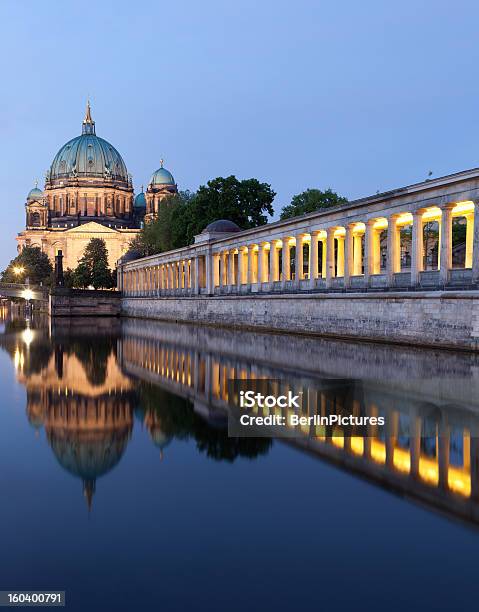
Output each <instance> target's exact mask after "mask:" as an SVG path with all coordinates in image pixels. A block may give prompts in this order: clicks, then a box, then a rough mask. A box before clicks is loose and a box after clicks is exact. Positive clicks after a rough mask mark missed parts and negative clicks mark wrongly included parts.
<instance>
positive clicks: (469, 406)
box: [0, 319, 479, 524]
mask: <svg viewBox="0 0 479 612" xmlns="http://www.w3.org/2000/svg"><path fill="white" fill-rule="evenodd" d="M49 325H50V326H49V327H48V326H45V325H44V324H43V323H39V324H38V325H35V324H31V325H30V326H28V327H25V324H24V323H22V322H20V323H16V322H15V321H10V322H6V324H5V326H4V330H3V334H2V335H1V336H0V343H1V346H2V348H4V349H5V350H6V351H8V353H9V354H10V356H11V358H12V360H13V363H14V367H15V369H16V376H17V379H18V381H19V382H20V383H21V384H22V385H24V386H25V388H26V395H27V406H26V411H27V416H28V419H29V421H30V423H31V424H32V426H33V427H34V428H35V429H36V430H39V429H41V428H43V429H44V431H45V434H46V439H47V441H48V444H49V445H50V447H51V449H52V451H53V453H54V454H55V457H56V458H57V459H58V462H59V463H60V465H61V466H62V467H63V468H65V469H66V470H67V471H68V472H69V473H71V474H73V475H74V476H76V477H78V478H80V479H81V480H82V482H83V488H84V494H85V497H86V499H87V502H88V504H89V505H91V502H92V497H93V494H94V492H95V488H96V484H97V479H98V478H100V477H101V476H103V475H105V474H107V473H108V472H109V471H110V470H112V469H114V467H115V466H116V465H117V464H118V462H119V461H120V460H121V459H122V456H123V455H124V454H125V452H126V450H127V446H128V442H129V440H130V438H131V436H132V434H133V432H134V430H135V428H138V427H143V428H145V429H146V430H147V432H148V434H149V438H150V440H151V442H152V444H154V445H155V446H157V447H158V454H159V456H162V454H163V452H164V449H165V448H166V447H167V446H168V445H169V444H170V443H171V442H172V441H173V440H174V439H175V437H178V438H181V439H185V438H186V439H187V438H190V439H192V440H194V441H195V442H196V446H197V448H198V451H199V452H204V453H206V454H207V455H208V456H209V457H211V458H212V459H215V460H226V461H233V460H235V459H236V458H237V457H240V456H243V457H249V458H260V457H261V456H262V455H264V454H265V453H268V452H269V450H270V449H271V447H272V445H273V444H288V445H293V446H295V447H297V448H299V449H302V450H304V451H307V452H309V453H311V454H313V455H314V456H316V457H317V458H318V459H321V460H327V461H329V462H333V463H334V464H336V465H337V466H339V467H340V468H342V469H345V470H347V471H350V472H352V473H356V474H358V475H360V476H362V477H365V478H367V479H370V480H371V481H374V482H375V483H377V484H378V485H380V486H384V487H386V488H388V489H392V490H394V491H396V492H397V493H399V494H404V495H407V496H408V498H410V499H415V500H417V501H420V502H421V503H426V504H428V505H429V506H430V507H431V508H432V509H438V510H441V511H442V512H444V511H445V512H447V513H449V514H450V515H451V516H456V517H459V518H461V519H464V520H466V521H468V522H471V523H476V524H477V523H479V444H478V438H477V436H478V435H479V399H477V398H479V393H478V391H479V368H478V366H479V357H478V356H476V355H473V354H466V353H449V352H436V351H425V350H414V349H407V348H391V347H385V346H375V345H370V344H351V343H346V342H339V341H330V340H320V339H317V338H314V339H313V338H296V337H292V336H281V335H268V334H258V333H245V332H242V333H238V332H234V331H228V330H218V329H212V328H205V327H203V328H201V327H192V326H188V325H185V326H182V325H175V324H170V323H158V322H145V321H140V320H130V319H126V320H122V321H119V320H103V321H97V322H95V323H93V322H92V321H88V322H87V323H82V322H81V321H80V322H78V321H74V320H65V319H62V320H59V321H56V322H54V323H50V324H49ZM92 329H94V330H95V332H94V333H92V331H91V330H92ZM263 378H264V379H274V380H279V381H281V390H282V391H286V390H288V389H291V390H292V391H294V393H298V392H299V391H301V392H302V395H303V398H305V399H304V401H303V404H302V407H301V410H302V414H304V415H314V414H318V415H324V414H326V413H327V412H331V411H333V412H343V411H346V412H348V413H352V414H355V415H358V416H384V417H385V420H386V427H385V428H376V429H375V428H369V429H368V430H367V432H364V431H354V430H353V431H348V432H347V435H344V434H345V431H344V430H342V429H341V428H340V427H323V426H321V425H315V424H312V425H306V426H305V425H302V426H298V427H297V429H296V432H295V433H296V435H295V437H294V438H289V439H288V440H280V441H274V442H273V440H272V439H270V438H229V437H228V435H227V413H228V410H230V405H229V399H231V398H228V380H230V379H247V380H254V379H263ZM281 414H287V411H286V412H285V409H283V411H282V412H281ZM167 452H168V454H171V455H172V456H174V453H175V449H174V445H172V447H171V448H169V449H168V451H167ZM252 469H254V467H252ZM291 469H296V467H295V466H294V465H292V467H291Z"/></svg>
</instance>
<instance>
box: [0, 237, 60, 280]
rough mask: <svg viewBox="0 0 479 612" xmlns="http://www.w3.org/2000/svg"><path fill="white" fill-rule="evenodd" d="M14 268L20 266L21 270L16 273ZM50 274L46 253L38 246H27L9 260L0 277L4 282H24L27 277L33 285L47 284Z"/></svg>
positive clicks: (51, 271)
mask: <svg viewBox="0 0 479 612" xmlns="http://www.w3.org/2000/svg"><path fill="white" fill-rule="evenodd" d="M15 268H17V269H19V268H22V269H23V271H22V272H21V273H19V274H16V273H15V271H14V269H15ZM52 274H53V267H52V264H51V263H50V260H49V259H48V255H47V254H46V253H43V252H42V250H41V249H40V248H39V247H31V246H27V247H25V248H24V249H23V250H22V252H21V253H20V254H19V255H17V257H15V259H12V260H11V262H10V263H9V264H8V266H7V267H6V268H5V270H4V271H3V272H2V277H1V278H2V282H4V283H24V282H25V280H26V279H27V278H28V279H29V280H30V283H32V284H33V285H39V284H43V285H49V284H50V281H51V276H52Z"/></svg>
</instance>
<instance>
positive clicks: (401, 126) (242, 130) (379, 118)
mask: <svg viewBox="0 0 479 612" xmlns="http://www.w3.org/2000/svg"><path fill="white" fill-rule="evenodd" d="M478 23H479V6H478V5H477V3H475V2H472V1H471V2H467V1H461V0H459V1H456V2H454V3H451V2H450V0H449V1H441V0H436V1H433V0H430V1H427V2H424V1H423V2H421V1H420V0H413V1H411V0H403V1H402V2H394V3H392V2H384V1H368V0H365V1H363V2H358V1H356V0H354V1H343V2H340V1H338V0H335V1H334V0H331V1H329V0H328V1H321V0H310V1H306V0H296V1H295V2H291V1H290V2H283V1H282V0H274V1H269V0H268V1H263V0H256V1H251V0H241V2H229V1H228V0H221V1H211V0H205V1H203V2H200V1H198V0H196V1H193V0H189V1H187V0H175V1H170V2H163V1H161V0H158V1H155V2H147V1H142V0H139V1H138V2H131V0H130V1H128V2H123V1H116V2H102V1H99V2H88V1H87V2H82V1H80V2H75V3H71V2H66V1H64V2H60V1H58V2H57V1H55V2H53V1H48V0H45V1H44V2H38V1H32V0H30V1H25V2H18V1H17V0H15V1H14V2H12V1H8V0H3V2H2V3H1V5H0V46H1V49H0V50H1V60H0V61H1V75H2V93H1V96H0V110H1V117H2V121H1V131H2V133H1V137H2V138H1V141H2V142H1V147H0V162H1V163H0V172H1V191H0V193H1V199H2V201H1V210H2V240H1V243H0V266H2V267H3V266H4V265H5V264H6V263H7V262H8V260H9V259H10V258H11V257H12V256H14V254H15V248H16V246H15V242H14V236H15V234H16V232H17V231H19V230H20V229H22V227H23V225H24V202H25V196H26V194H27V192H28V190H29V189H30V188H31V187H32V185H33V181H34V179H35V178H36V177H38V178H40V179H41V180H42V181H43V176H44V173H45V171H46V169H47V168H48V166H49V165H50V163H51V160H52V159H53V156H54V155H55V153H56V152H57V150H58V148H59V147H60V146H61V145H62V144H63V143H64V142H66V141H67V140H69V139H70V138H72V137H73V136H75V135H77V134H78V133H80V130H81V120H82V118H83V112H84V106H85V99H86V97H87V95H90V97H91V101H92V112H93V118H94V119H95V120H96V127H97V134H99V135H100V136H102V137H104V138H106V139H107V140H109V141H111V142H112V144H114V145H115V146H116V147H117V148H118V150H119V151H120V153H121V154H122V155H123V157H124V159H125V161H126V164H127V167H128V169H129V171H130V172H131V173H132V174H133V180H134V184H135V188H136V190H139V188H140V186H141V184H142V183H144V184H146V183H147V182H148V179H149V176H150V174H151V173H152V172H153V171H154V170H155V169H156V168H157V167H158V166H159V160H160V158H161V157H162V156H163V157H164V158H165V160H166V164H165V165H166V167H168V169H170V170H171V171H172V172H173V174H174V176H175V178H176V180H177V182H178V184H179V187H180V188H182V189H185V188H189V189H193V190H194V189H196V188H197V187H198V185H200V184H202V183H205V182H206V181H207V180H208V179H210V178H213V177H216V176H221V175H223V176H226V175H229V174H235V175H237V176H238V177H240V178H248V177H257V178H258V179H260V180H264V181H267V182H269V183H271V184H272V186H273V188H274V189H275V190H276V191H277V194H278V195H277V197H276V201H275V206H276V210H277V211H279V210H280V208H281V207H282V206H283V205H284V204H287V203H289V201H290V199H291V196H292V195H294V194H295V193H298V192H300V191H302V190H304V189H306V188H308V187H319V188H327V187H332V188H333V189H334V190H336V191H338V192H339V193H340V194H342V195H345V196H347V197H349V198H356V197H360V196H365V195H369V194H372V193H375V192H376V191H377V190H381V191H382V190H384V189H389V188H393V187H398V186H402V185H405V184H408V183H412V182H416V181H420V180H423V179H424V178H426V176H427V173H428V171H429V170H432V171H433V173H434V176H440V175H442V174H448V173H450V172H455V171H459V170H463V169H466V168H472V167H476V166H479V144H478V134H479V122H478V116H479V95H478V93H479V92H478V89H479V82H478V79H477V70H478V65H479V61H478V60H479V51H478V49H479V45H478V42H477V24H478Z"/></svg>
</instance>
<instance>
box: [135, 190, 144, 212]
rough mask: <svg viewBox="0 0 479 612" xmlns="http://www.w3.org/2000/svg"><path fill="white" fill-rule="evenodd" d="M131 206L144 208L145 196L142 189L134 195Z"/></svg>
mask: <svg viewBox="0 0 479 612" xmlns="http://www.w3.org/2000/svg"><path fill="white" fill-rule="evenodd" d="M133 208H146V198H145V194H144V193H143V191H141V192H140V193H139V194H138V195H137V196H135V200H134V202H133Z"/></svg>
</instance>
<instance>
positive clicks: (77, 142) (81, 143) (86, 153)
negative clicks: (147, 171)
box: [47, 104, 128, 183]
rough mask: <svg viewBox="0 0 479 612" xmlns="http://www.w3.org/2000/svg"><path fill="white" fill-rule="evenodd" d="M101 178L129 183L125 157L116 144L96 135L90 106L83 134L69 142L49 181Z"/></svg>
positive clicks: (65, 145)
mask: <svg viewBox="0 0 479 612" xmlns="http://www.w3.org/2000/svg"><path fill="white" fill-rule="evenodd" d="M84 177H93V178H94V177H97V178H105V179H109V180H117V181H123V182H125V183H128V171H127V169H126V165H125V162H124V161H123V158H122V157H121V155H120V154H119V153H118V151H117V150H116V149H115V147H114V146H113V145H111V144H110V143H109V142H108V141H106V140H104V139H103V138H100V137H99V136H97V135H96V133H95V122H94V121H93V119H92V118H91V112H90V104H88V106H87V111H86V115H85V119H84V120H83V126H82V134H81V136H76V137H75V138H72V140H69V141H68V142H67V143H66V144H64V145H63V147H62V148H61V149H60V150H59V151H58V153H57V154H56V155H55V158H54V160H53V162H52V165H51V167H50V172H49V175H48V177H47V180H50V181H55V180H58V179H63V178H65V179H67V178H68V179H71V178H84Z"/></svg>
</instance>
